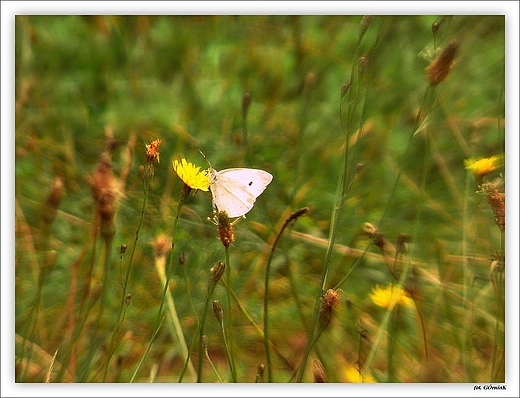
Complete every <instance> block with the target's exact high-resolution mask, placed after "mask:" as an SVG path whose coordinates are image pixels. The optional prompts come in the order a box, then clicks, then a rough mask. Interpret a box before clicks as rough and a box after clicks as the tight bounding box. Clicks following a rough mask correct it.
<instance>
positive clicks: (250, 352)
mask: <svg viewBox="0 0 520 398" xmlns="http://www.w3.org/2000/svg"><path fill="white" fill-rule="evenodd" d="M361 21H362V18H361V17H360V16H291V17H289V16H235V17H233V16H207V17H195V16H183V17H181V16H177V17H167V16H135V17H119V16H98V17H82V16H23V15H20V16H17V17H16V20H15V34H16V35H15V38H16V47H15V51H16V53H15V56H16V63H15V73H16V76H15V77H16V78H15V99H16V103H15V109H16V115H15V127H16V136H15V137H16V152H15V159H16V169H15V176H16V181H15V184H16V192H15V197H16V201H15V206H16V208H15V210H16V231H15V232H16V238H15V239H16V250H15V261H16V264H15V265H16V286H15V293H16V303H15V316H16V347H15V354H16V358H15V361H16V380H17V381H19V382H44V381H45V380H46V377H47V376H46V375H47V372H48V370H49V369H50V368H51V367H52V372H51V375H50V380H51V381H63V382H64V381H77V382H101V381H107V382H129V381H131V380H132V381H133V382H147V381H149V380H150V379H153V381H155V382H177V381H178V380H179V377H180V375H181V373H182V370H183V367H184V366H185V364H186V366H187V368H186V369H187V370H186V374H185V375H184V376H183V380H182V381H184V382H195V381H197V379H198V380H201V381H203V382H218V381H219V380H222V381H224V382H231V381H233V377H232V372H231V368H230V363H232V364H233V367H234V368H235V371H236V381H238V382H254V381H255V380H258V381H264V382H267V381H271V382H288V381H304V382H312V381H314V376H313V369H315V365H314V361H315V360H318V361H319V362H320V363H321V365H322V367H323V370H324V373H325V377H326V380H327V381H328V382H348V381H353V380H352V379H351V378H349V376H348V370H349V369H352V368H353V367H354V368H357V369H360V370H361V371H362V372H363V375H364V376H365V377H369V376H370V377H372V378H373V379H374V380H375V381H378V382H388V381H389V382H454V383H457V382H471V383H488V382H503V381H504V379H505V376H504V374H505V373H504V368H505V365H504V362H503V356H502V355H503V350H504V321H505V320H504V316H503V305H504V296H503V277H504V276H503V274H504V273H503V271H502V270H501V269H498V270H497V269H494V268H493V267H491V268H490V264H492V261H493V258H497V256H498V258H499V259H502V258H503V254H504V236H502V234H501V231H500V229H499V228H498V227H497V225H496V224H495V222H494V214H493V209H492V207H491V206H490V205H489V204H488V203H487V201H486V196H485V195H482V194H477V193H475V192H476V191H477V190H479V184H481V183H483V182H489V181H496V179H497V178H502V177H503V176H504V175H505V169H504V167H503V166H501V167H498V168H497V169H495V170H493V171H491V172H490V173H488V174H486V175H484V176H483V179H482V181H478V179H477V178H475V176H474V175H473V174H472V173H471V172H470V171H468V170H466V169H465V167H464V160H465V159H469V158H479V157H490V156H493V155H501V156H503V155H504V145H505V144H504V141H505V139H504V137H505V134H504V123H505V121H504V115H505V111H504V108H505V105H504V95H503V93H504V85H505V78H504V67H505V66H504V64H505V43H504V41H505V28H504V17H503V16H454V17H445V18H439V17H436V16H382V17H375V18H374V19H373V21H372V22H371V24H370V25H368V23H367V24H366V25H363V24H362V23H361ZM436 22H440V24H439V29H438V32H437V34H436V35H434V34H433V33H432V24H434V23H436ZM363 26H364V27H366V28H367V29H366V32H365V33H364V34H360V32H361V27H363ZM453 39H456V40H457V42H458V47H457V52H456V57H455V61H454V64H453V69H452V70H451V72H450V73H449V74H448V76H447V78H446V79H445V80H443V81H442V82H440V83H439V84H437V85H435V86H434V85H429V83H428V81H427V79H426V76H425V69H426V68H427V66H428V65H429V64H430V62H432V60H433V58H434V56H435V55H436V54H437V53H438V52H439V51H440V50H442V49H443V48H445V46H446V45H447V44H448V43H450V42H451V41H452V40H453ZM360 57H365V58H364V59H365V60H366V61H367V63H366V65H365V66H364V67H363V68H361V69H360V68H359V62H360ZM350 79H352V80H350ZM349 81H351V84H350V85H349V88H348V90H346V91H345V87H346V86H345V84H346V83H347V82H349ZM342 87H343V90H344V91H343V95H342ZM246 93H249V94H250V96H251V103H250V106H249V108H248V109H247V112H246V113H244V112H243V108H242V101H243V97H244V95H245V94H246ZM244 116H245V117H244ZM109 137H113V138H114V139H115V140H118V141H121V142H122V145H120V146H118V147H117V148H116V149H114V150H113V152H112V154H111V162H112V166H113V167H112V170H113V173H114V175H115V176H116V178H118V179H120V180H121V181H122V184H123V185H122V187H123V188H122V191H123V194H124V195H123V196H122V198H121V200H120V203H119V206H118V208H117V212H116V214H115V218H114V222H115V224H114V225H115V235H114V236H113V242H110V239H108V241H107V239H104V238H103V237H102V232H103V231H98V228H97V224H96V222H97V221H96V206H95V201H94V200H93V197H92V193H91V189H90V186H89V181H91V176H92V174H93V173H94V171H95V170H96V168H97V167H98V164H99V162H100V156H101V154H102V153H103V152H104V151H105V149H106V146H107V143H108V142H109ZM157 138H160V139H162V144H161V146H160V148H159V152H160V163H155V164H154V176H153V179H152V180H151V181H148V182H146V184H148V183H149V187H148V188H146V189H143V186H144V185H143V182H145V181H146V179H145V178H144V177H143V168H142V167H141V166H144V165H145V163H146V159H145V152H146V146H145V145H146V144H149V143H150V142H152V141H153V140H155V139H157ZM246 143H247V145H246ZM346 144H347V145H346ZM199 150H200V151H202V152H203V153H204V154H205V155H206V156H207V158H208V159H209V161H210V162H211V164H212V165H213V167H215V168H216V169H218V170H219V169H225V168H229V167H255V168H262V169H264V170H267V171H269V172H270V173H271V174H272V175H273V176H274V179H273V181H272V183H271V184H270V185H269V186H268V187H267V189H266V191H265V192H264V193H263V194H262V195H261V196H260V197H259V198H258V199H257V202H256V204H255V207H254V208H253V209H252V210H251V212H250V213H248V215H247V218H246V219H245V220H240V221H239V222H237V223H236V224H235V225H234V226H233V228H234V232H235V241H234V242H233V243H232V245H231V246H230V247H229V253H226V250H225V249H224V247H223V245H222V243H221V242H220V241H219V239H218V236H219V235H218V230H217V227H216V226H215V225H214V224H212V223H211V222H209V221H208V220H207V217H209V216H211V215H212V214H211V210H212V208H211V195H210V194H209V193H207V192H202V191H200V192H198V193H197V194H196V195H190V196H189V197H188V198H187V199H186V201H185V203H184V204H183V206H182V207H181V209H180V212H179V213H178V217H179V219H178V222H177V223H176V222H175V218H176V216H177V209H178V207H177V204H178V200H179V197H180V195H181V192H182V190H183V184H182V182H181V181H180V180H179V178H178V177H177V175H176V174H175V172H174V171H173V169H172V165H171V161H172V160H174V159H178V160H180V159H181V158H186V159H187V160H188V161H189V162H192V163H194V164H196V165H198V166H201V167H203V168H204V167H206V161H205V160H204V158H203V157H202V156H201V155H200V153H199ZM358 164H362V167H359V168H356V165H358ZM356 170H357V171H356ZM57 177H59V178H61V179H62V181H63V197H62V199H61V201H59V205H57V206H55V205H53V204H52V203H51V205H47V207H45V203H46V202H47V200H48V199H47V198H48V197H49V195H50V192H51V185H52V183H53V181H54V180H55V179H56V178H57ZM502 192H503V190H502ZM145 198H146V199H145ZM145 200H146V202H145ZM143 203H144V212H142V210H143ZM49 206H50V207H49ZM303 207H308V208H309V213H308V214H306V215H305V216H303V217H300V218H298V219H297V220H296V221H294V222H291V223H290V224H289V225H287V228H285V229H284V231H283V233H282V234H281V235H280V236H279V237H278V239H277V240H276V247H275V248H274V250H273V251H272V255H270V253H271V250H272V248H273V244H274V243H275V239H276V237H277V236H278V234H279V233H280V231H281V230H282V226H283V225H284V222H285V221H286V220H287V218H288V217H289V216H290V215H291V213H292V212H294V211H296V210H298V209H300V208H303ZM53 209H57V213H56V215H55V216H56V217H55V219H54V218H52V217H49V216H52V211H53ZM44 216H46V217H47V218H45V217H44ZM141 216H142V220H141ZM45 220H47V223H46V222H45ZM140 220H141V221H140ZM364 223H370V224H372V225H373V226H375V227H376V228H377V229H378V232H377V233H376V234H375V235H373V236H372V239H370V237H369V236H367V234H366V233H365V232H364V229H363V226H364V225H365V224H364ZM174 225H175V226H174ZM174 230H175V246H174V250H173V251H172V252H171V254H170V255H166V257H165V258H162V259H161V257H160V256H158V255H157V253H156V251H155V250H154V246H153V242H156V241H157V239H158V238H159V237H160V236H162V235H164V236H166V237H167V238H170V239H171V238H172V237H173V234H174ZM136 233H138V239H137V240H136ZM379 234H380V235H379ZM400 234H408V235H410V241H409V243H407V244H406V249H405V250H404V251H402V252H401V253H400V255H399V256H397V257H395V256H394V255H393V254H389V253H388V252H383V251H381V248H382V247H385V248H386V249H387V250H388V249H392V248H393V247H394V246H395V245H396V242H397V239H398V236H399V235H400ZM378 237H383V238H384V239H386V240H387V241H386V242H387V246H382V245H381V244H379V245H378V242H380V241H377V239H376V238H378ZM134 242H135V252H134V254H133V257H132V256H131V251H132V250H133V247H134ZM121 244H126V245H127V246H128V249H127V251H126V253H125V254H124V256H122V258H120V257H121V256H120V255H119V250H120V246H121ZM169 256H171V257H169ZM181 256H182V258H183V261H182V262H181V261H180V259H181ZM161 261H164V263H161ZM218 261H223V262H226V263H227V265H228V268H227V270H226V272H225V273H224V276H223V279H222V280H221V281H220V282H218V283H217V284H216V286H215V289H214V291H213V292H212V294H211V296H207V291H208V292H209V290H208V281H209V280H210V269H211V268H212V267H214V266H215V265H216V264H217V262H218ZM394 263H397V265H396V266H397V269H394ZM161 264H163V265H161ZM164 264H169V265H170V266H169V268H170V269H169V270H167V271H166V272H165V271H161V269H164ZM493 264H496V263H493ZM500 264H502V263H500ZM388 265H389V266H388ZM128 267H131V270H130V273H129V278H128V285H127V286H126V289H123V288H122V286H123V285H124V281H125V276H126V273H127V270H128ZM161 267H162V268H161ZM266 269H267V270H269V274H268V275H266V273H265V272H266ZM490 269H491V270H492V272H490ZM168 275H169V276H168ZM166 280H167V281H168V287H169V289H168V290H165V289H164V287H165V281H166ZM224 280H225V284H224V283H223V282H224ZM266 281H267V283H268V285H267V287H268V297H267V301H265V302H264V298H265V292H266ZM389 283H392V284H394V285H399V286H401V287H403V288H404V289H406V290H407V291H408V292H409V294H410V295H411V296H413V302H414V304H413V305H412V306H405V305H396V306H395V307H393V308H390V309H389V310H385V309H384V308H381V307H378V306H377V305H375V304H374V302H373V301H372V300H371V298H370V293H371V292H372V289H374V288H375V286H376V285H379V286H380V287H385V286H387V285H388V284H389ZM328 289H337V290H338V291H339V296H338V300H337V302H336V303H335V305H334V307H333V308H332V310H331V317H330V322H325V321H324V318H323V317H324V316H325V315H324V314H326V311H327V309H323V304H322V297H321V294H322V292H323V293H325V292H326V291H327V290H328ZM210 290H211V289H210ZM71 292H72V295H71ZM126 293H129V294H131V300H130V302H129V304H127V303H126V302H125V300H124V298H125V295H126ZM229 297H230V298H231V303H230V307H228V298H229ZM213 300H219V301H220V302H221V303H222V308H223V312H224V321H223V323H222V325H223V326H224V328H223V329H222V328H221V323H220V322H219V321H218V320H217V319H216V317H215V315H214V314H213V310H212V308H211V303H212V302H213ZM206 303H208V306H207V308H208V312H207V314H206V315H203V311H204V308H206ZM264 307H265V308H268V315H269V317H268V322H267V323H266V324H264ZM229 308H231V312H230V311H229ZM320 308H321V310H320ZM204 317H205V322H204V326H203V329H202V330H203V334H204V335H206V336H207V349H208V356H206V355H205V354H202V353H203V351H204V350H203V348H204V347H203V346H201V345H200V342H199V340H200V339H199V337H200V333H199V332H200V330H201V329H200V328H199V325H200V323H199V320H201V319H204ZM230 322H231V323H232V325H230V324H229V323H230ZM118 325H119V326H118ZM265 326H267V328H265ZM223 330H224V333H222V331H223ZM264 330H265V331H266V334H267V336H266V335H264ZM73 331H74V332H73ZM114 331H115V332H114ZM223 336H225V338H227V339H228V340H227V341H226V342H227V344H225V341H224V337H223ZM313 336H314V338H313ZM111 343H112V344H111ZM192 345H193V347H194V349H193V351H192V355H191V356H190V360H189V361H188V362H186V354H187V351H186V350H187V349H189V347H190V346H192ZM199 348H200V349H199ZM111 349H113V353H112V352H111ZM55 353H56V356H55V359H54V360H53V356H54V355H55ZM201 354H202V355H203V358H201V360H199V358H200V357H201ZM267 355H268V356H267ZM208 357H209V358H210V359H211V362H210V361H209V360H208ZM268 358H269V359H268ZM199 363H200V364H201V367H200V369H201V370H200V371H199ZM268 364H270V366H267V365H268ZM259 366H260V367H259ZM260 368H263V369H264V371H263V373H262V372H259V370H258V369H260ZM62 369H63V371H62ZM197 373H198V375H197ZM365 380H366V379H365Z"/></svg>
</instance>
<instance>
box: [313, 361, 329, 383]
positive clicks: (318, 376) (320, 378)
mask: <svg viewBox="0 0 520 398" xmlns="http://www.w3.org/2000/svg"><path fill="white" fill-rule="evenodd" d="M312 365H313V367H314V369H313V372H314V382H315V383H326V382H327V378H326V377H325V369H323V366H322V364H321V362H320V361H318V360H317V359H315V360H314V361H312Z"/></svg>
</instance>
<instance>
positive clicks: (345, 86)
mask: <svg viewBox="0 0 520 398" xmlns="http://www.w3.org/2000/svg"><path fill="white" fill-rule="evenodd" d="M351 85H352V82H351V81H350V80H349V81H348V82H345V83H343V85H342V86H341V92H340V94H341V98H343V97H344V96H345V94H347V92H348V90H349V89H350V86H351Z"/></svg>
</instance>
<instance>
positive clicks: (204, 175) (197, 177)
mask: <svg viewBox="0 0 520 398" xmlns="http://www.w3.org/2000/svg"><path fill="white" fill-rule="evenodd" d="M173 169H174V170H175V172H176V173H177V175H178V176H179V178H180V179H181V180H182V181H183V182H184V183H185V184H186V185H187V186H189V187H190V188H193V189H200V190H201V191H208V190H209V179H208V171H207V170H203V171H200V167H196V166H195V165H193V164H191V163H188V162H186V159H182V160H181V161H180V162H179V161H178V160H174V161H173Z"/></svg>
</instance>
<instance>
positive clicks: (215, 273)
mask: <svg viewBox="0 0 520 398" xmlns="http://www.w3.org/2000/svg"><path fill="white" fill-rule="evenodd" d="M225 269H226V264H224V263H223V262H222V261H219V262H218V263H217V265H215V266H214V267H213V268H211V270H210V273H211V279H210V281H211V283H212V284H213V285H216V284H217V282H218V281H219V280H220V278H222V275H224V270H225Z"/></svg>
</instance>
